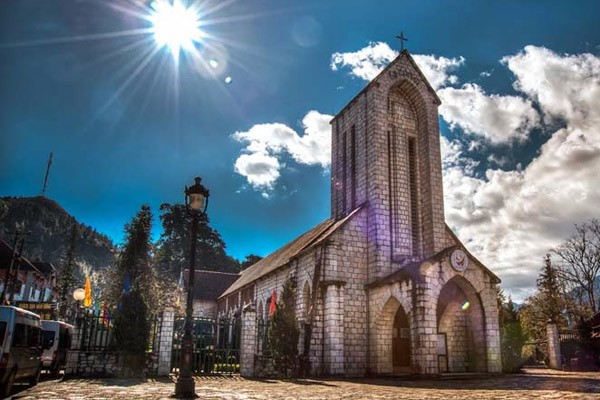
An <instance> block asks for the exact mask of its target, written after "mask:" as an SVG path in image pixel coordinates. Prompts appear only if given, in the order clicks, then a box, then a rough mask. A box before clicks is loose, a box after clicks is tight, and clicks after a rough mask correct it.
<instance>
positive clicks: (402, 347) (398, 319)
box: [392, 306, 410, 373]
mask: <svg viewBox="0 0 600 400" xmlns="http://www.w3.org/2000/svg"><path fill="white" fill-rule="evenodd" d="M392 329H393V330H392V362H393V366H394V373H399V372H410V325H409V322H408V316H407V315H406V313H405V312H404V309H403V308H402V306H399V307H398V311H396V316H395V317H394V325H393V328H392Z"/></svg>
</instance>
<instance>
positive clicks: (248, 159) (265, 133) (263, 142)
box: [233, 110, 333, 193]
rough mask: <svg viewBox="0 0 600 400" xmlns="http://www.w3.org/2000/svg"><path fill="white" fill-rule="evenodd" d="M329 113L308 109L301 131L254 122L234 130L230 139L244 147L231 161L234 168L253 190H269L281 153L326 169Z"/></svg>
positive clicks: (280, 165)
mask: <svg viewBox="0 0 600 400" xmlns="http://www.w3.org/2000/svg"><path fill="white" fill-rule="evenodd" d="M332 118H333V116H331V115H327V114H321V113H320V112H318V111H314V110H313V111H309V112H308V113H307V114H306V115H305V116H304V118H303V119H302V127H303V128H304V134H299V133H298V132H296V131H295V130H294V129H292V128H290V127H289V126H287V125H285V124H280V123H267V124H258V125H254V126H253V127H251V128H250V129H249V130H248V131H245V132H236V133H234V134H233V138H234V139H235V140H237V141H238V142H241V143H244V144H245V145H246V147H245V148H244V150H243V154H241V155H240V156H239V157H238V159H237V160H236V161H235V165H234V169H235V172H237V173H238V174H240V175H242V176H244V177H246V179H247V180H248V183H249V184H250V185H251V186H252V187H253V188H254V189H256V190H259V191H263V193H265V191H269V190H272V189H273V186H274V184H275V182H276V181H277V179H278V178H279V177H280V175H281V174H280V170H281V168H282V162H281V161H280V159H281V158H282V157H283V156H284V155H289V156H291V157H292V158H293V159H294V161H295V162H297V163H298V164H300V165H320V166H321V167H323V168H327V167H328V166H329V163H330V162H331V129H330V127H329V121H331V119H332Z"/></svg>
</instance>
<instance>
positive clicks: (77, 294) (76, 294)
mask: <svg viewBox="0 0 600 400" xmlns="http://www.w3.org/2000/svg"><path fill="white" fill-rule="evenodd" d="M73 298H74V299H75V301H83V299H84V298H85V290H83V289H81V288H79V289H75V290H74V291H73Z"/></svg>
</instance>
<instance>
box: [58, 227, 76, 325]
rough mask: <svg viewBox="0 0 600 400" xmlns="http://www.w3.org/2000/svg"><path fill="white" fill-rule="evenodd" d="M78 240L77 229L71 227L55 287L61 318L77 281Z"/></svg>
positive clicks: (69, 302)
mask: <svg viewBox="0 0 600 400" xmlns="http://www.w3.org/2000/svg"><path fill="white" fill-rule="evenodd" d="M78 238H79V229H78V228H77V224H76V223H73V224H72V225H71V232H70V234H69V243H68V245H67V251H66V254H65V256H64V258H63V260H62V266H61V268H60V271H59V273H58V275H57V282H56V287H57V290H58V299H59V302H60V305H61V315H60V317H61V318H64V317H65V314H66V311H67V310H68V309H70V308H71V304H72V302H73V300H72V299H73V297H72V293H73V290H74V289H75V282H77V281H78V279H77V278H78V277H79V275H80V274H79V267H78V265H77V262H76V259H75V258H76V251H77V249H76V245H77V239H78Z"/></svg>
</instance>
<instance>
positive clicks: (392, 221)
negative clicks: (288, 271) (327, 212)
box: [331, 35, 445, 279]
mask: <svg viewBox="0 0 600 400" xmlns="http://www.w3.org/2000/svg"><path fill="white" fill-rule="evenodd" d="M402 38H403V39H404V40H406V38H404V36H403V35H402ZM439 105H440V100H439V98H438V97H437V95H436V94H435V92H434V90H433V88H432V87H431V85H430V84H429V83H428V82H427V80H426V79H425V77H424V75H423V74H422V72H421V71H420V70H419V68H418V67H417V65H416V63H415V61H414V60H413V58H412V57H411V56H410V54H409V52H408V51H407V50H403V51H402V52H401V53H400V54H399V55H398V57H397V58H396V59H395V60H394V61H392V62H391V63H390V64H389V65H388V66H387V67H386V68H385V69H384V70H383V71H382V72H381V73H380V74H379V75H378V76H377V77H376V78H374V79H373V80H372V81H371V82H370V83H369V84H368V85H367V86H366V87H365V88H364V89H363V90H362V91H361V92H360V93H359V94H358V95H357V96H356V97H355V98H354V99H352V100H351V101H350V102H349V103H348V104H347V105H346V106H345V107H344V108H343V109H342V110H341V111H340V112H339V113H338V114H337V115H336V116H335V117H334V118H333V120H332V121H331V124H332V165H331V175H332V183H331V202H332V204H331V213H332V218H334V219H340V218H343V217H344V216H345V215H347V214H348V213H349V212H351V211H352V210H353V209H355V208H356V207H358V206H359V205H361V204H364V205H365V206H366V207H367V213H368V224H367V225H368V232H367V236H368V240H369V245H370V249H369V257H370V260H369V269H370V272H371V273H370V274H369V275H370V277H371V279H374V278H377V277H381V276H383V275H386V274H388V273H389V272H393V271H394V270H397V269H399V268H401V267H402V266H403V265H405V264H406V263H408V262H410V261H417V260H422V259H424V258H428V257H430V256H432V255H433V254H435V253H436V252H438V251H440V250H442V249H443V248H444V247H445V239H444V235H445V222H444V203H443V192H442V165H441V156H440V138H439V126H438V106H439Z"/></svg>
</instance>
